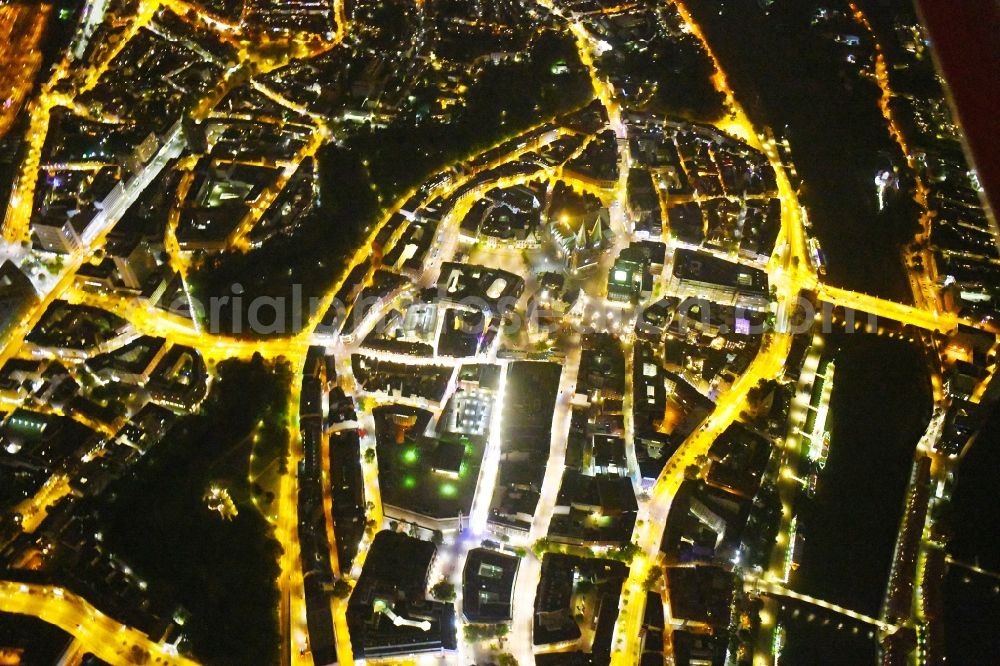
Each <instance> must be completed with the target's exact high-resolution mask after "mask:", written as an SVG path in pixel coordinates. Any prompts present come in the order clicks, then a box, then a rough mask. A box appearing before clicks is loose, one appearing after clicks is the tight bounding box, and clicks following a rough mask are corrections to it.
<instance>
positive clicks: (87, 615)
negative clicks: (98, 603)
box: [0, 581, 197, 666]
mask: <svg viewBox="0 0 1000 666" xmlns="http://www.w3.org/2000/svg"><path fill="white" fill-rule="evenodd" d="M0 610H3V611H4V612H7V613H17V614H19V615H30V616H32V617H37V618H39V619H41V620H44V621H45V622H48V623H49V624H54V625H55V626H57V627H59V628H60V629H62V630H63V631H65V632H66V633H68V634H70V635H72V636H73V637H74V638H75V639H76V640H77V641H79V642H80V643H81V644H82V645H84V646H85V647H86V649H87V651H89V652H92V653H93V654H94V655H95V656H97V657H98V658H100V659H102V660H104V661H106V662H108V663H111V664H145V663H151V662H152V661H153V660H155V661H156V662H157V663H160V664H167V665H175V666H196V663H197V662H194V661H191V660H190V659H187V658H185V657H181V656H179V655H178V654H177V651H176V649H175V648H174V646H172V645H169V644H164V643H157V642H154V641H152V640H150V639H149V637H148V636H147V635H146V634H144V633H142V632H141V631H137V630H135V629H132V628H130V627H128V626H126V625H124V624H121V623H119V622H117V621H115V620H113V619H112V618H110V617H108V616H107V615H105V614H104V613H102V612H101V611H99V610H97V609H96V608H94V607H93V606H91V605H90V604H89V603H88V602H87V601H86V600H85V599H83V598H81V597H78V596H77V595H75V594H72V593H71V592H68V591H66V590H63V589H62V588H57V587H49V586H43V585H33V584H27V583H13V582H9V581H2V582H0Z"/></svg>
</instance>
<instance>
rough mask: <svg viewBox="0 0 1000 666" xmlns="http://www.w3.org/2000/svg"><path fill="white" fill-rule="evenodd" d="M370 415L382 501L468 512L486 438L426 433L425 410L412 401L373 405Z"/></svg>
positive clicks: (441, 512)
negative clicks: (405, 403)
mask: <svg viewBox="0 0 1000 666" xmlns="http://www.w3.org/2000/svg"><path fill="white" fill-rule="evenodd" d="M373 416H374V417H375V431H376V433H375V434H376V448H377V451H378V460H379V488H380V489H381V491H382V501H383V502H384V503H385V504H389V505H392V506H398V507H401V508H404V509H406V510H407V511H413V512H416V513H421V514H424V515H427V516H430V517H432V518H449V517H454V516H456V515H458V513H459V512H461V513H462V514H463V515H468V513H469V510H470V509H471V507H472V498H473V496H474V494H475V490H476V482H477V480H478V478H479V468H480V466H481V464H482V458H483V451H484V449H485V438H482V437H463V436H458V435H447V436H444V437H438V436H436V435H433V434H428V432H427V425H428V423H429V422H430V417H431V414H430V412H427V411H425V410H420V409H416V408H411V407H404V406H400V405H393V406H383V407H377V408H375V410H373Z"/></svg>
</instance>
